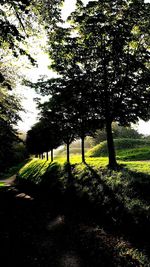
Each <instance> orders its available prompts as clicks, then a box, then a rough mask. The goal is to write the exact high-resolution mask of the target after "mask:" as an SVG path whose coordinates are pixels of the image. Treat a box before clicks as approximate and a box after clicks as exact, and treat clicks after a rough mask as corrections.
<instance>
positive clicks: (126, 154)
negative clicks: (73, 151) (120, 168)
mask: <svg viewBox="0 0 150 267" xmlns="http://www.w3.org/2000/svg"><path fill="white" fill-rule="evenodd" d="M114 143H115V148H116V155H117V159H118V160H150V141H147V140H144V139H115V140H114ZM107 155H108V151H107V142H106V141H104V142H101V143H100V144H99V145H97V146H95V147H93V148H92V149H90V150H89V151H88V152H87V156H88V157H103V156H107Z"/></svg>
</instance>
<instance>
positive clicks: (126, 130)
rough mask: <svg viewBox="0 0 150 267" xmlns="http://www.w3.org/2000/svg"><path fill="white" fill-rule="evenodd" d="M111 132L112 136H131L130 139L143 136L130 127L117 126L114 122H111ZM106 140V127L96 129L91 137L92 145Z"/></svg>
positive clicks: (116, 137)
mask: <svg viewBox="0 0 150 267" xmlns="http://www.w3.org/2000/svg"><path fill="white" fill-rule="evenodd" d="M112 132H113V138H114V139H119V138H131V139H140V138H142V137H143V135H142V134H139V133H138V131H137V130H135V129H133V128H131V127H124V126H119V125H118V124H117V123H116V122H113V123H112ZM105 140H107V133H106V129H102V130H100V129H99V130H96V132H95V133H94V136H93V137H92V139H91V142H92V144H93V145H97V144H99V143H100V142H103V141H105Z"/></svg>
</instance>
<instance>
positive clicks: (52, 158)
mask: <svg viewBox="0 0 150 267" xmlns="http://www.w3.org/2000/svg"><path fill="white" fill-rule="evenodd" d="M53 160H54V157H53V149H51V162H53Z"/></svg>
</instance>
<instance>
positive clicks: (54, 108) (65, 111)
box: [41, 92, 75, 163]
mask: <svg viewBox="0 0 150 267" xmlns="http://www.w3.org/2000/svg"><path fill="white" fill-rule="evenodd" d="M71 101H72V100H71V99H70V98H69V97H68V96H67V95H65V94H63V95H62V94H58V92H56V93H55V94H53V96H52V97H51V98H50V100H49V101H48V102H45V103H44V104H42V105H41V116H42V118H43V119H46V120H49V121H50V122H51V124H53V127H54V128H56V129H57V133H56V135H58V137H59V138H60V143H62V142H64V143H65V144H66V146H67V163H69V162H70V157H69V146H70V144H71V143H72V141H73V140H74V138H75V132H74V118H73V112H72V108H71Z"/></svg>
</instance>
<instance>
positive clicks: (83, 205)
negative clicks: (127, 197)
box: [66, 164, 150, 253]
mask: <svg viewBox="0 0 150 267" xmlns="http://www.w3.org/2000/svg"><path fill="white" fill-rule="evenodd" d="M86 167H87V168H88V170H89V171H90V173H91V177H92V179H91V180H90V181H89V179H87V181H85V182H84V185H85V184H86V186H87V187H91V188H92V187H93V181H94V182H95V181H97V183H96V184H95V185H94V189H93V192H92V195H94V194H95V196H94V199H92V198H91V197H89V195H88V194H87V192H85V194H84V195H82V196H80V197H79V194H78V192H77V191H76V192H75V190H74V192H75V194H76V198H74V202H73V204H74V206H72V207H73V209H79V211H78V213H79V216H80V218H81V214H82V218H83V217H85V220H86V218H87V216H88V217H91V221H92V220H94V221H95V222H96V223H98V224H99V225H101V226H102V227H104V229H106V230H107V231H110V232H116V233H118V235H122V236H125V237H126V238H127V239H128V240H130V241H131V242H132V243H134V244H136V245H137V246H139V247H143V246H144V249H145V251H147V252H148V253H149V245H148V242H149V241H148V240H149V234H150V230H149V223H150V220H149V218H147V214H142V213H138V208H137V210H136V209H135V210H133V212H130V211H129V210H128V208H127V207H126V206H125V205H124V202H123V201H121V199H119V198H118V195H117V194H116V193H115V192H114V191H113V190H112V189H111V188H110V187H109V186H108V185H107V184H106V182H105V181H104V180H102V178H101V177H100V175H99V174H98V172H97V171H96V170H94V169H93V168H92V167H91V166H90V165H88V164H86ZM96 187H99V188H100V190H99V192H98V193H97V192H96V191H97V188H96ZM82 189H83V187H82ZM91 191H92V190H91ZM74 192H72V199H73V193H74ZM66 203H67V201H66ZM70 203H71V202H70ZM76 213H77V212H76ZM137 218H138V219H137Z"/></svg>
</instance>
